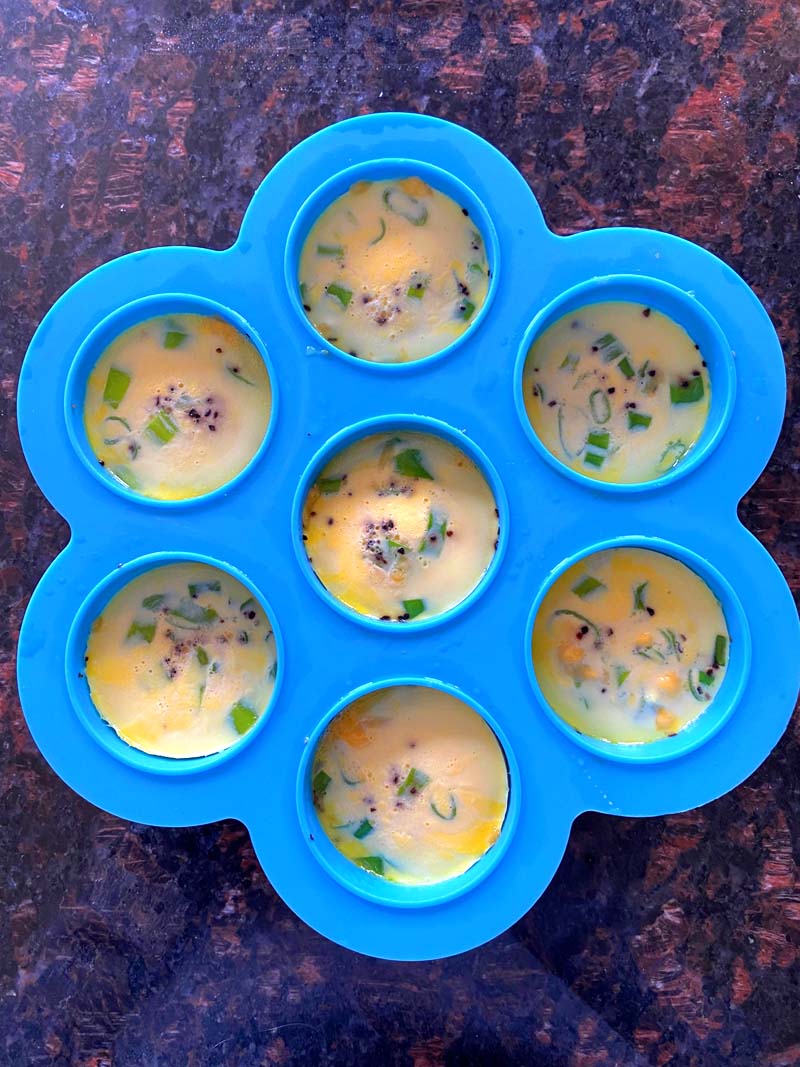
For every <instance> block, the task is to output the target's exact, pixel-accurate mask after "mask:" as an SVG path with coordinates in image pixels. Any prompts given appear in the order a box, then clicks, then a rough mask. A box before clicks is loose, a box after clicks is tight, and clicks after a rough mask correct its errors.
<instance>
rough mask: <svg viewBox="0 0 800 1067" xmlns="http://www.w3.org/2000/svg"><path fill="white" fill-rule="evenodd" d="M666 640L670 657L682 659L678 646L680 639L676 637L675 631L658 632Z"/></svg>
mask: <svg viewBox="0 0 800 1067" xmlns="http://www.w3.org/2000/svg"><path fill="white" fill-rule="evenodd" d="M658 632H659V633H660V634H661V635H662V637H663V638H664V640H665V641H666V642H667V652H668V654H669V655H670V656H677V657H678V659H680V656H681V651H680V648H679V646H678V638H677V637H676V636H675V631H674V630H661V629H660V630H659V631H658Z"/></svg>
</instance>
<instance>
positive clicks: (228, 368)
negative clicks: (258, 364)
mask: <svg viewBox="0 0 800 1067" xmlns="http://www.w3.org/2000/svg"><path fill="white" fill-rule="evenodd" d="M225 370H226V371H227V372H228V374H230V375H231V376H232V377H233V378H236V379H237V380H238V381H240V382H244V384H245V385H255V384H256V383H255V382H252V381H250V379H249V378H245V376H244V375H243V374H242V372H241V371H240V370H239V368H238V367H234V366H232V365H231V364H229V363H227V364H226V365H225Z"/></svg>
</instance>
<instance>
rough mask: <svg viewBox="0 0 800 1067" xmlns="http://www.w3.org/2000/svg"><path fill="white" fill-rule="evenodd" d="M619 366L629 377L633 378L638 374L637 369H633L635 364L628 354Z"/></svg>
mask: <svg viewBox="0 0 800 1067" xmlns="http://www.w3.org/2000/svg"><path fill="white" fill-rule="evenodd" d="M617 366H618V367H619V369H620V370H621V371H622V373H623V374H624V375H625V377H626V378H628V379H630V378H633V376H634V375H635V374H636V371H635V370H634V369H633V364H632V363H631V361H630V360H629V359H628V357H627V356H625V357H624V359H621V360H620V361H619V363H618V364H617Z"/></svg>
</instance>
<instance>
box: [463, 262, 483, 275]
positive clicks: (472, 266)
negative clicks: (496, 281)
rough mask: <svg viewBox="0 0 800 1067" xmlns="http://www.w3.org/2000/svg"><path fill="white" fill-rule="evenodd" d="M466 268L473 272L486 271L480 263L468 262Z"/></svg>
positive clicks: (481, 272) (480, 272)
mask: <svg viewBox="0 0 800 1067" xmlns="http://www.w3.org/2000/svg"><path fill="white" fill-rule="evenodd" d="M467 270H469V271H472V273H473V274H485V273H486V271H485V270H484V269H483V267H482V266H481V265H480V263H469V264H468V265H467Z"/></svg>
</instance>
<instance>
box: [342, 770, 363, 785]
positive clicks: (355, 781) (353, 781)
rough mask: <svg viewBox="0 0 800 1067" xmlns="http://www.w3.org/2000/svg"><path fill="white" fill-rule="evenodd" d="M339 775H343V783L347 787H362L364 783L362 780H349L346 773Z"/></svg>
mask: <svg viewBox="0 0 800 1067" xmlns="http://www.w3.org/2000/svg"><path fill="white" fill-rule="evenodd" d="M339 773H340V774H341V776H342V781H343V782H344V784H345V785H361V783H362V781H363V779H362V778H348V777H347V775H346V774H345V773H344V771H340V772H339Z"/></svg>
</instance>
